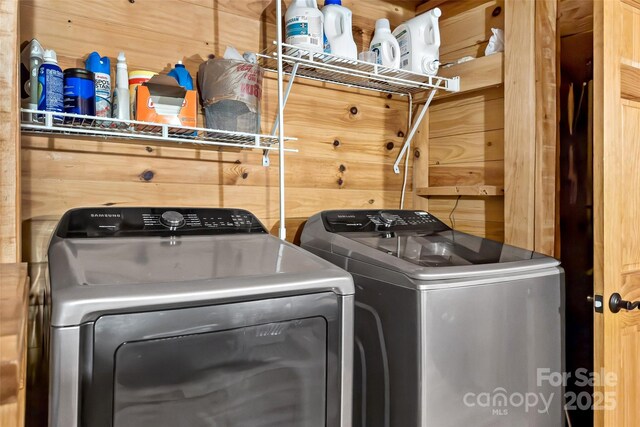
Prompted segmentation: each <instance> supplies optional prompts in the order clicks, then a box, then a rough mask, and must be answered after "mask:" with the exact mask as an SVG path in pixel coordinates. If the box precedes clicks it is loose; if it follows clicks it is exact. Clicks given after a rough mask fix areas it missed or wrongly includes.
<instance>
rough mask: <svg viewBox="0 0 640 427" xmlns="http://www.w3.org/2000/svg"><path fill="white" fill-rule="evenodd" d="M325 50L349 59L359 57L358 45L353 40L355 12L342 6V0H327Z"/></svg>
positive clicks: (325, 8) (325, 4) (323, 10)
mask: <svg viewBox="0 0 640 427" xmlns="http://www.w3.org/2000/svg"><path fill="white" fill-rule="evenodd" d="M322 14H323V15H324V51H325V53H330V54H332V55H336V56H342V57H344V58H348V59H354V60H355V59H358V47H357V46H356V42H355V41H353V30H352V21H353V14H352V13H351V11H350V10H349V9H347V8H346V7H344V6H342V0H325V2H324V7H323V8H322Z"/></svg>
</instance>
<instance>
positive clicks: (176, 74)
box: [169, 61, 193, 90]
mask: <svg viewBox="0 0 640 427" xmlns="http://www.w3.org/2000/svg"><path fill="white" fill-rule="evenodd" d="M169 75H170V76H171V77H173V78H174V79H176V80H177V81H178V84H179V85H180V86H182V87H183V88H185V89H186V90H193V79H192V78H191V74H189V71H187V69H186V68H185V66H184V64H183V63H182V61H178V63H177V64H176V65H175V67H174V68H173V69H172V70H171V71H169Z"/></svg>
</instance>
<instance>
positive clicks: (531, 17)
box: [504, 0, 559, 256]
mask: <svg viewBox="0 0 640 427" xmlns="http://www.w3.org/2000/svg"><path fill="white" fill-rule="evenodd" d="M557 16H558V9H557V3H556V2H555V0H526V1H521V0H507V31H506V51H505V64H506V65H505V101H506V103H507V105H508V108H506V109H505V122H506V123H507V126H506V128H505V140H506V142H507V143H506V144H505V150H504V151H505V162H506V164H507V165H508V166H507V168H506V169H505V220H506V223H505V242H507V243H509V244H512V245H515V246H520V247H523V248H527V249H531V250H535V251H537V252H541V253H544V254H547V255H551V256H553V255H555V251H556V241H557V239H556V233H557V230H558V227H559V223H558V221H557V218H558V212H557V209H556V206H557V200H558V197H559V193H558V185H557V174H558V173H557V164H558V162H557V156H558V151H557V145H558V112H557V108H558V107H557V103H556V100H557V98H558V84H557V76H558V62H559V61H558V58H557V46H558V32H557Z"/></svg>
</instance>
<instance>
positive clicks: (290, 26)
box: [284, 0, 324, 54]
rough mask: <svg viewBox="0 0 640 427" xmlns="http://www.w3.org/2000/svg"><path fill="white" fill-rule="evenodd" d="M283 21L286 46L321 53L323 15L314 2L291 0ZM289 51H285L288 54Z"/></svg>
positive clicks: (322, 48)
mask: <svg viewBox="0 0 640 427" xmlns="http://www.w3.org/2000/svg"><path fill="white" fill-rule="evenodd" d="M284 19H285V26H286V43H287V44H290V45H294V46H296V47H299V48H301V49H305V50H309V51H311V52H318V53H322V52H323V50H324V45H323V44H324V15H323V14H322V12H320V10H319V9H318V3H317V1H316V0H293V2H292V3H291V5H290V6H289V8H288V9H287V13H286V14H285V16H284ZM290 51H291V49H288V50H287V52H289V54H291V52H290Z"/></svg>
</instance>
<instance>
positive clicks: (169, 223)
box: [160, 211, 184, 228]
mask: <svg viewBox="0 0 640 427" xmlns="http://www.w3.org/2000/svg"><path fill="white" fill-rule="evenodd" d="M160 222H161V223H162V225H164V226H165V227H169V228H178V227H182V226H183V225H184V216H182V214H181V213H180V212H176V211H166V212H164V213H163V214H162V215H161V216H160Z"/></svg>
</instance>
